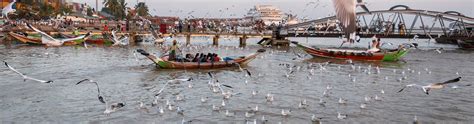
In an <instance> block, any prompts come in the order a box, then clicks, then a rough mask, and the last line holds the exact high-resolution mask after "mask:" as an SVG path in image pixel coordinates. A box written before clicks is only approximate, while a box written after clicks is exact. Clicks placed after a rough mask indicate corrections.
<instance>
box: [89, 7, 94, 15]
mask: <svg viewBox="0 0 474 124" xmlns="http://www.w3.org/2000/svg"><path fill="white" fill-rule="evenodd" d="M92 15H94V13H93V12H92V9H91V8H87V16H92Z"/></svg>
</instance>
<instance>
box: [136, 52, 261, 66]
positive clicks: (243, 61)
mask: <svg viewBox="0 0 474 124" xmlns="http://www.w3.org/2000/svg"><path fill="white" fill-rule="evenodd" d="M137 52H139V53H140V54H142V55H144V56H146V57H147V58H148V59H150V60H151V61H153V62H154V63H155V64H156V67H157V68H160V69H216V68H226V67H238V66H237V65H239V66H245V65H247V64H248V63H250V61H252V60H254V59H255V58H256V57H257V56H258V55H259V54H261V53H264V52H265V49H259V50H258V51H257V52H255V53H252V54H250V55H246V56H231V57H223V58H224V60H225V61H219V62H177V61H168V56H164V57H161V58H159V57H156V56H154V55H151V54H149V53H148V52H146V51H145V50H142V49H138V50H137Z"/></svg>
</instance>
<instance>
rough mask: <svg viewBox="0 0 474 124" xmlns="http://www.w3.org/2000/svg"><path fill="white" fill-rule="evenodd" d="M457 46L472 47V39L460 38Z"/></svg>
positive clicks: (473, 47)
mask: <svg viewBox="0 0 474 124" xmlns="http://www.w3.org/2000/svg"><path fill="white" fill-rule="evenodd" d="M457 41H458V46H459V48H461V49H474V40H461V39H458V40H457Z"/></svg>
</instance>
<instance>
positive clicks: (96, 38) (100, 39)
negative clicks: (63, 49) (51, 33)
mask: <svg viewBox="0 0 474 124" xmlns="http://www.w3.org/2000/svg"><path fill="white" fill-rule="evenodd" d="M60 35H61V36H63V37H66V38H73V37H76V36H75V35H72V34H71V35H69V34H63V33H60ZM86 43H87V44H97V45H111V44H113V43H112V41H109V40H106V38H104V36H102V35H92V36H90V37H89V38H87V39H86Z"/></svg>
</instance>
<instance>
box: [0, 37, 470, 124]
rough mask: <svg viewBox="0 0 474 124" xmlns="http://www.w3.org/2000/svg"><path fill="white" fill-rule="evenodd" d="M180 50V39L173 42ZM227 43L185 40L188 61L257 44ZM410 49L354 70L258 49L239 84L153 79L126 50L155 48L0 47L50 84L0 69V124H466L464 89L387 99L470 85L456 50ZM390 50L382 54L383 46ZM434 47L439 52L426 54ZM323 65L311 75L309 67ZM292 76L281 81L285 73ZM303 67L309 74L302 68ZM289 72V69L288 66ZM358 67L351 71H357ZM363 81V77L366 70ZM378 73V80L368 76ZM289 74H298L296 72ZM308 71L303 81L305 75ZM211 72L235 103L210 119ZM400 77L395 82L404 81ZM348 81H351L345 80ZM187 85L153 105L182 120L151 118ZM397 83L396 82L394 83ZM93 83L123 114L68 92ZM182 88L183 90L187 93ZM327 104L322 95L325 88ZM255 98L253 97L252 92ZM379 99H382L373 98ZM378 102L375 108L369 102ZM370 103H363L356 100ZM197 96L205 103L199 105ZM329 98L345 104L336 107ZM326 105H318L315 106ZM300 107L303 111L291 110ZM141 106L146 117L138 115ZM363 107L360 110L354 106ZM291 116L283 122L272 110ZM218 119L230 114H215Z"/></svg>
mask: <svg viewBox="0 0 474 124" xmlns="http://www.w3.org/2000/svg"><path fill="white" fill-rule="evenodd" d="M178 40H179V41H184V39H183V38H178ZM237 40H238V39H237V38H225V39H221V43H220V47H218V48H216V47H210V46H209V44H211V41H210V40H209V38H206V37H194V38H193V39H192V41H193V42H192V47H193V48H196V49H186V48H182V49H183V50H185V51H190V52H204V53H207V52H215V53H218V54H219V55H220V56H227V55H229V56H232V55H246V54H250V53H253V52H255V51H256V50H258V49H261V48H262V47H260V46H258V45H255V44H256V42H257V41H258V40H259V39H258V38H252V39H249V40H248V46H247V47H245V48H238V47H237V46H238V41H237ZM291 40H293V41H299V42H300V43H302V44H309V45H316V46H320V47H336V46H339V43H340V42H339V39H338V38H292V39H291ZM382 40H383V41H384V42H391V43H394V44H400V43H406V42H409V40H408V39H382ZM369 41H370V39H362V41H361V43H357V44H355V45H353V46H352V47H361V48H365V47H367V42H369ZM412 42H417V43H419V44H420V47H419V48H420V49H413V50H411V51H410V52H409V54H407V55H406V56H405V57H404V60H403V61H400V62H361V61H355V62H354V63H355V67H356V68H355V69H354V70H353V69H352V68H351V66H350V65H348V64H346V63H345V61H334V60H329V59H321V58H312V57H311V56H309V55H308V56H304V58H302V59H301V58H295V53H300V54H302V55H305V54H306V53H304V52H303V51H301V50H299V49H297V48H295V47H294V46H292V47H290V48H266V49H267V52H266V53H265V54H263V55H261V56H260V57H258V58H257V59H255V60H254V61H252V62H251V63H249V64H248V66H246V67H244V68H247V69H248V70H249V71H250V72H252V76H251V77H245V73H244V72H240V70H239V69H238V68H226V69H218V70H217V69H216V70H160V69H156V68H155V67H154V65H153V64H152V62H151V61H149V60H148V59H146V58H144V57H143V56H138V61H137V60H136V59H135V56H134V54H133V51H134V50H135V49H137V48H144V49H146V50H148V51H150V52H152V53H157V54H159V53H160V49H157V48H156V47H152V46H135V47H115V48H112V47H90V48H89V49H85V48H83V47H60V48H48V49H45V48H44V47H38V46H36V47H35V46H23V45H13V46H12V48H8V49H7V48H6V47H4V46H0V58H1V59H2V60H4V61H7V62H8V63H9V64H10V65H11V66H13V67H15V68H16V69H17V70H19V71H20V72H23V73H25V74H27V75H29V76H31V77H36V78H40V79H44V80H54V83H51V84H42V83H38V82H33V81H26V82H24V81H23V79H22V78H21V77H20V76H18V75H16V74H15V73H14V72H12V71H10V70H8V68H6V67H5V66H1V67H0V82H1V83H0V85H1V86H0V110H1V111H0V121H2V123H9V122H65V121H66V122H107V123H114V122H120V123H143V122H155V123H181V122H182V120H183V119H184V120H185V121H192V122H191V123H246V120H250V121H251V122H253V120H254V119H256V121H257V122H258V123H260V122H261V121H262V116H265V119H266V120H268V122H269V123H279V122H281V123H311V120H310V119H311V116H312V115H313V114H314V115H315V116H316V117H321V118H322V122H325V123H347V122H370V123H374V122H375V123H382V122H395V123H411V122H412V121H413V119H414V117H415V116H416V117H417V119H418V120H419V121H421V122H441V123H444V122H463V123H470V122H472V121H474V118H473V117H474V107H473V105H474V104H473V102H474V97H473V95H472V87H460V88H457V89H452V88H444V89H441V90H432V91H431V92H430V95H426V94H424V93H423V92H422V91H421V90H420V89H415V88H411V89H406V90H404V91H403V92H401V93H397V91H398V90H399V89H400V88H402V87H403V86H404V85H407V84H410V83H417V84H429V83H434V82H442V81H446V80H449V79H453V78H456V77H459V76H461V77H462V80H461V81H460V82H459V83H455V84H453V85H466V84H470V83H471V80H473V79H474V76H473V75H472V74H473V71H474V70H473V68H474V61H472V60H473V59H474V56H473V54H474V53H473V52H472V51H463V50H459V49H457V47H456V46H451V45H440V44H435V43H434V42H428V40H426V39H419V40H417V41H412ZM389 47H390V46H389ZM437 48H443V49H444V50H442V53H438V52H436V51H435V49H437ZM326 61H333V64H330V65H328V66H326V67H325V69H321V68H320V67H319V66H318V64H320V63H324V62H326ZM282 64H284V65H289V66H290V67H292V68H293V70H295V72H294V73H292V74H290V75H289V77H287V76H286V74H287V73H288V71H289V69H288V68H287V67H286V66H281V65H282ZM310 65H312V67H308V66H310ZM293 66H294V67H293ZM359 66H360V69H359ZM369 66H370V67H371V69H370V70H371V73H370V74H368V72H367V71H368V67H369ZM376 67H379V68H380V73H377V72H376V69H375V68H376ZM297 68H299V70H297ZM311 69H313V71H312V73H310V70H311ZM209 71H211V72H213V73H215V75H216V77H217V78H218V79H219V80H220V82H221V83H222V84H226V85H230V86H232V87H233V88H224V90H226V91H230V90H232V92H233V93H236V95H234V96H232V97H231V98H230V99H229V100H228V101H226V106H225V107H223V109H222V110H220V111H213V110H212V105H218V106H220V105H221V102H222V96H221V95H220V94H218V93H213V92H212V91H211V90H210V89H209V86H208V81H209V80H210V78H209V77H208V75H207V72H209ZM402 73H405V74H404V75H403V74H402ZM349 75H351V77H349ZM183 77H193V78H194V80H193V81H191V82H181V83H177V84H170V85H169V86H168V87H166V88H165V90H164V91H163V93H162V94H161V95H160V97H161V98H160V99H159V105H158V106H165V101H166V99H169V100H170V102H171V104H173V105H175V106H180V107H181V108H182V109H184V115H180V114H177V112H176V110H172V111H170V110H168V109H165V111H164V114H159V113H158V112H157V108H156V107H151V106H150V103H151V102H152V101H153V99H154V94H155V93H157V92H158V90H159V89H160V88H161V87H163V86H164V85H165V83H166V82H167V80H170V79H174V78H183ZM403 77H406V79H402V80H401V81H399V79H401V78H403ZM85 78H88V79H93V80H95V81H97V82H99V85H100V87H101V92H102V93H103V95H104V97H105V99H106V101H108V102H125V105H126V106H125V107H124V108H122V109H119V110H118V111H117V112H114V113H112V114H110V115H105V114H103V111H104V110H105V105H104V104H102V103H100V102H99V101H98V100H97V97H96V89H95V85H94V84H90V83H84V84H80V85H75V84H76V82H78V81H80V80H82V79H85ZM189 84H192V86H193V87H192V88H189V87H188V85H189ZM327 86H329V87H331V88H330V90H328V94H329V95H328V96H327V97H326V96H323V92H324V91H325V90H326V87H327ZM254 90H255V91H258V93H257V95H255V96H253V95H252V91H254ZM381 90H383V91H384V94H382V93H381ZM269 93H270V94H272V95H274V101H273V102H267V101H266V100H265V96H266V95H267V94H269ZM176 95H179V96H184V97H185V100H184V101H176V100H175V99H176V98H175V97H176ZM375 95H377V97H379V98H381V101H378V100H374V99H373V98H374V97H375ZM366 96H367V97H371V98H372V99H371V100H370V101H365V100H364V98H365V97H366ZM202 97H208V98H209V100H208V101H207V102H206V103H201V98H202ZM339 98H342V99H346V100H347V104H345V105H343V104H338V100H339ZM321 99H322V100H323V101H324V102H326V104H325V105H324V106H322V105H320V104H319V101H320V100H321ZM302 100H306V101H307V104H308V105H309V107H307V108H306V109H301V108H299V107H298V104H299V103H300V101H302ZM139 101H143V102H144V103H145V105H146V107H148V109H149V112H148V113H147V112H144V111H142V110H141V109H139V107H138V106H139ZM362 103H366V105H367V108H366V109H361V108H360V107H359V106H360V105H361V104H362ZM257 105H258V107H259V111H258V112H257V113H256V115H254V116H251V117H245V112H246V111H249V107H251V108H253V107H255V106H257ZM282 109H283V110H285V111H286V110H291V114H290V115H289V116H282V115H281V111H282ZM225 110H228V111H229V112H230V113H235V115H234V116H231V117H228V116H226V115H225ZM338 112H339V113H341V114H347V118H346V119H338V118H337V115H338Z"/></svg>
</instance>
